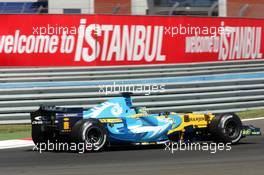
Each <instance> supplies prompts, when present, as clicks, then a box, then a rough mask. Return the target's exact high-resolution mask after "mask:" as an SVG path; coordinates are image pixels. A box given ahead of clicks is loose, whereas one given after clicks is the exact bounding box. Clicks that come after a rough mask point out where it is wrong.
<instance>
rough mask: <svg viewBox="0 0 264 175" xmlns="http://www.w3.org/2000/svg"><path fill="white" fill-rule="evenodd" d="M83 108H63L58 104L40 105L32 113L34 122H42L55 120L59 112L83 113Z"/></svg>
mask: <svg viewBox="0 0 264 175" xmlns="http://www.w3.org/2000/svg"><path fill="white" fill-rule="evenodd" d="M82 112H83V108H62V107H56V106H40V107H39V109H38V110H36V111H34V112H31V113H30V118H31V123H32V124H42V123H43V122H42V121H54V120H55V115H56V114H58V113H66V114H67V113H68V114H71V113H82Z"/></svg>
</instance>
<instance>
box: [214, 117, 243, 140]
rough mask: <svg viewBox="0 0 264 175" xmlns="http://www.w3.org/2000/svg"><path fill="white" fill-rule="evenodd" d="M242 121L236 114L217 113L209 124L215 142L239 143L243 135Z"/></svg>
mask: <svg viewBox="0 0 264 175" xmlns="http://www.w3.org/2000/svg"><path fill="white" fill-rule="evenodd" d="M242 128H243V126H242V122H241V120H240V118H239V117H238V116H237V115H236V114H217V115H216V116H215V117H214V118H213V120H212V121H211V123H210V125H209V132H210V134H211V136H212V140H213V141H215V142H218V143H219V142H222V143H232V144H237V143H238V142H239V141H240V139H241V137H242Z"/></svg>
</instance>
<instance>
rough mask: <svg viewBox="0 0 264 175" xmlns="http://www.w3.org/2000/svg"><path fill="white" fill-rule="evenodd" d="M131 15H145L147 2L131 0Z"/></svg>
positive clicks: (144, 0)
mask: <svg viewBox="0 0 264 175" xmlns="http://www.w3.org/2000/svg"><path fill="white" fill-rule="evenodd" d="M131 6H132V7H131V8H132V9H131V12H132V15H146V10H147V9H148V3H147V0H131Z"/></svg>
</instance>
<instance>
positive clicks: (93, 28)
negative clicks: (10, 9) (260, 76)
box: [0, 15, 264, 66]
mask: <svg viewBox="0 0 264 175" xmlns="http://www.w3.org/2000/svg"><path fill="white" fill-rule="evenodd" d="M0 21H1V26H0V66H108V65H132V64H134V65H135V64H169V63H190V62H209V61H230V60H250V59H263V53H264V47H263V44H264V37H263V36H264V32H263V30H262V29H263V28H264V20H261V19H237V18H209V17H161V16H111V15H0Z"/></svg>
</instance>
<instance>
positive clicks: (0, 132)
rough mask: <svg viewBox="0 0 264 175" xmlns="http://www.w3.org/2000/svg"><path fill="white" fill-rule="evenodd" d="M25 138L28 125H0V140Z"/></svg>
mask: <svg viewBox="0 0 264 175" xmlns="http://www.w3.org/2000/svg"><path fill="white" fill-rule="evenodd" d="M237 115H238V116H239V117H240V118H242V119H245V118H256V117H264V109H258V110H249V111H244V112H238V113H237ZM27 137H31V126H30V125H22V124H21V125H0V140H9V139H19V138H27Z"/></svg>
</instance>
